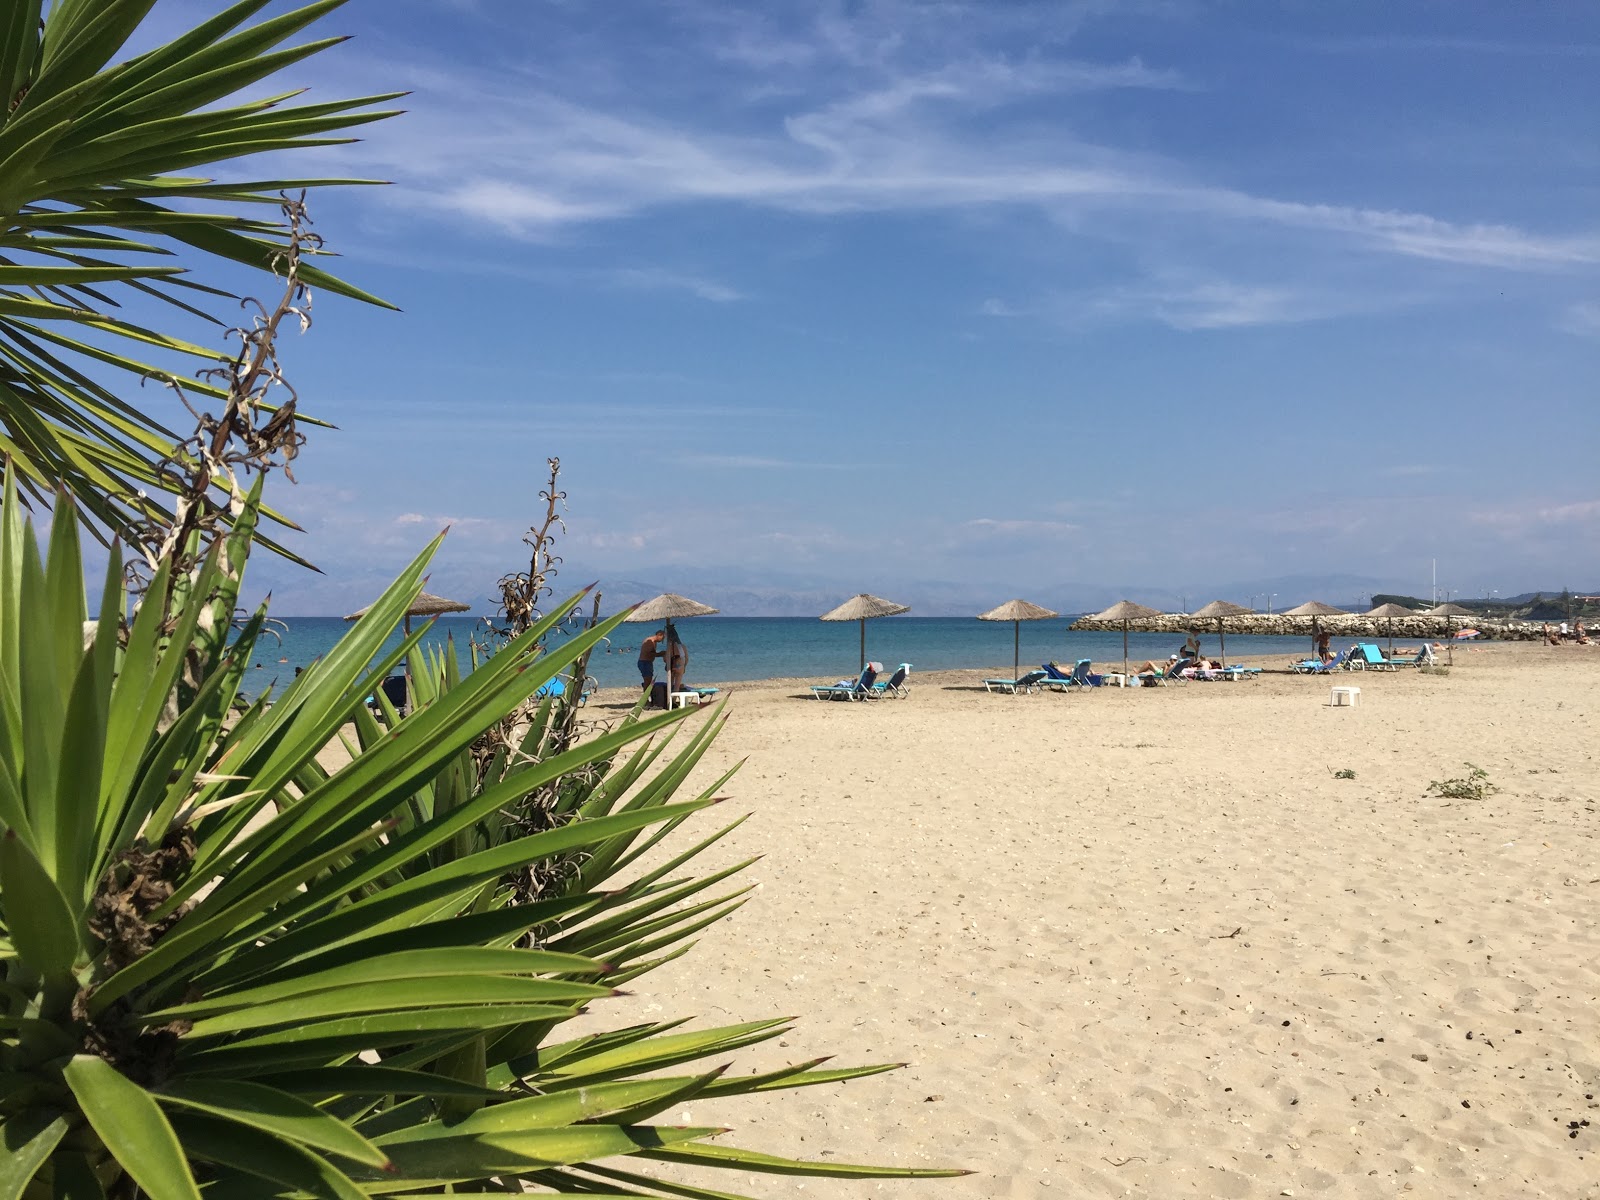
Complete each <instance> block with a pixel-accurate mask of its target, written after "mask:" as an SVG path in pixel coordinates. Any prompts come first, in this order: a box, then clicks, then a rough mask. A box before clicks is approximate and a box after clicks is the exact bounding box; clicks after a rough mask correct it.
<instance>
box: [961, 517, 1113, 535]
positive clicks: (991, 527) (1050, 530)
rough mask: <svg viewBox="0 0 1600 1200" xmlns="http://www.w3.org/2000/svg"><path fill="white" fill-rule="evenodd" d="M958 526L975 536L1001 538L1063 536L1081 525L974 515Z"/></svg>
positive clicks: (1073, 532) (1074, 531)
mask: <svg viewBox="0 0 1600 1200" xmlns="http://www.w3.org/2000/svg"><path fill="white" fill-rule="evenodd" d="M959 528H960V529H961V530H962V531H963V532H966V533H968V534H971V535H973V536H977V537H986V538H987V537H1002V538H1063V537H1070V536H1071V535H1072V534H1075V533H1078V532H1079V531H1080V530H1082V528H1083V526H1081V525H1074V524H1073V523H1072V522H1070V521H1030V520H1002V519H997V518H995V517H975V518H973V519H972V520H970V521H963V522H962V523H961V525H960V526H959Z"/></svg>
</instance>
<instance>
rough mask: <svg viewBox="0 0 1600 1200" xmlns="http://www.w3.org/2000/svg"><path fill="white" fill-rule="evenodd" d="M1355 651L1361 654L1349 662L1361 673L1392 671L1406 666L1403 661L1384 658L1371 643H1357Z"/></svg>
mask: <svg viewBox="0 0 1600 1200" xmlns="http://www.w3.org/2000/svg"><path fill="white" fill-rule="evenodd" d="M1356 649H1357V650H1359V651H1361V653H1360V654H1359V655H1357V656H1356V657H1355V658H1353V659H1351V662H1353V663H1354V664H1355V666H1356V667H1357V668H1359V669H1361V670H1363V671H1393V670H1394V669H1395V668H1396V667H1403V666H1406V665H1407V663H1406V662H1405V661H1404V660H1403V659H1395V658H1385V657H1384V656H1383V651H1382V650H1380V649H1378V647H1377V646H1375V645H1373V644H1372V643H1371V642H1358V643H1357V644H1356Z"/></svg>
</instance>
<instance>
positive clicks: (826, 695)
mask: <svg viewBox="0 0 1600 1200" xmlns="http://www.w3.org/2000/svg"><path fill="white" fill-rule="evenodd" d="M877 681H878V671H877V668H876V667H875V666H874V665H873V664H872V663H868V664H867V665H866V666H864V667H862V668H861V674H860V675H859V676H857V677H856V680H855V682H853V683H852V682H851V681H850V680H848V679H841V680H839V682H838V683H814V684H812V685H811V698H812V699H813V700H861V699H864V698H865V697H866V696H867V695H868V693H870V692H871V691H872V685H873V684H875V683H876V682H877Z"/></svg>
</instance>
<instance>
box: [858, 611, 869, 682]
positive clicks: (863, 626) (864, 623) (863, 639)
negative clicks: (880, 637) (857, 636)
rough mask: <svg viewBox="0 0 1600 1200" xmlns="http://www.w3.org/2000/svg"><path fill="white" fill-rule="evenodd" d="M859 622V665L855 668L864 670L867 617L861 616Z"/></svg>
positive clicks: (865, 666) (865, 664) (865, 667)
mask: <svg viewBox="0 0 1600 1200" xmlns="http://www.w3.org/2000/svg"><path fill="white" fill-rule="evenodd" d="M859 624H860V625H861V666H860V667H859V668H857V669H858V670H862V671H865V670H866V669H867V619H866V618H865V617H862V618H861V620H860V622H859Z"/></svg>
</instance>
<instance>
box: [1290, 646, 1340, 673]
mask: <svg viewBox="0 0 1600 1200" xmlns="http://www.w3.org/2000/svg"><path fill="white" fill-rule="evenodd" d="M1354 652H1355V647H1354V646H1350V647H1347V648H1346V649H1344V650H1341V651H1339V653H1338V655H1337V656H1336V657H1334V658H1330V659H1329V660H1328V661H1327V662H1322V661H1321V660H1320V659H1315V658H1307V659H1302V660H1301V661H1300V662H1295V663H1290V664H1289V670H1291V671H1293V672H1294V673H1295V674H1296V675H1331V674H1333V672H1335V671H1337V670H1339V669H1340V668H1341V667H1344V666H1345V665H1346V664H1347V661H1348V660H1349V658H1350V655H1351V654H1352V653H1354Z"/></svg>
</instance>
